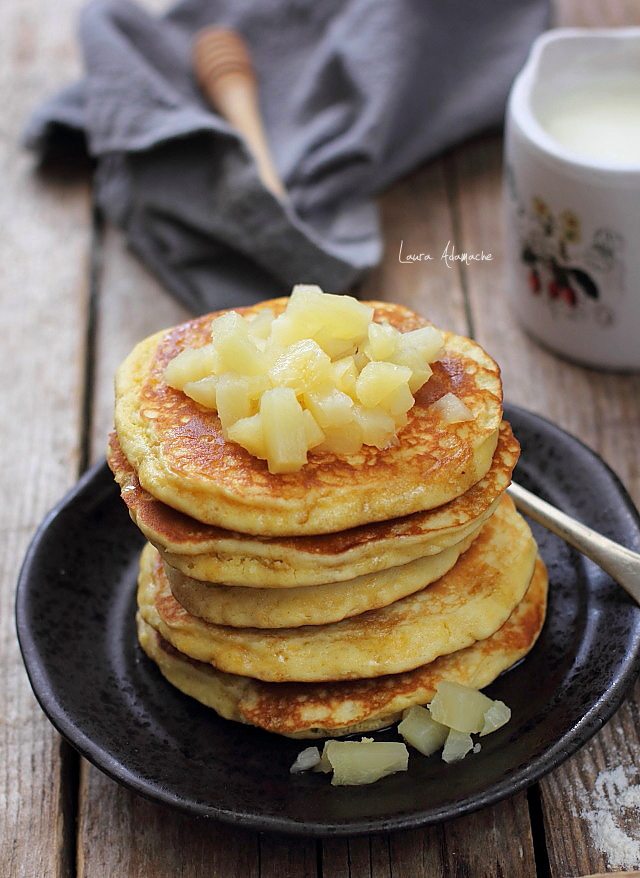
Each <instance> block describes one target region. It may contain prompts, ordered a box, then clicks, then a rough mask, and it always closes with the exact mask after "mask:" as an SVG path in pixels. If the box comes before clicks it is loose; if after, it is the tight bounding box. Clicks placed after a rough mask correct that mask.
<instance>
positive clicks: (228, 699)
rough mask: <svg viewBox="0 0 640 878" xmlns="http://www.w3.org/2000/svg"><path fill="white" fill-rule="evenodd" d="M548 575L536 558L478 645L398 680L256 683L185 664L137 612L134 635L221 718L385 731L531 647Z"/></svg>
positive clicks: (282, 726) (310, 732) (324, 730)
mask: <svg viewBox="0 0 640 878" xmlns="http://www.w3.org/2000/svg"><path fill="white" fill-rule="evenodd" d="M546 601H547V572H546V569H545V566H544V564H543V563H542V561H541V560H540V559H539V558H538V560H537V562H536V565H535V570H534V574H533V577H532V579H531V583H530V585H529V587H528V589H527V592H526V594H525V595H524V597H523V599H522V601H521V602H520V603H519V604H518V605H517V606H516V608H515V609H514V611H513V613H512V614H511V615H510V616H509V618H508V619H507V621H506V622H505V623H504V625H503V626H502V627H501V628H499V629H498V630H497V631H496V632H495V633H494V634H492V635H491V636H490V637H488V638H486V639H485V640H479V641H477V642H476V643H474V644H473V645H472V646H469V647H467V648H466V649H463V650H460V651H459V652H455V653H452V654H450V655H447V656H442V657H441V658H438V659H436V660H435V661H433V662H431V663H430V664H427V665H423V666H422V667H419V668H416V669H415V670H413V671H408V672H406V673H404V674H392V675H390V676H386V677H378V678H376V679H372V680H355V681H347V682H341V683H325V684H319V683H280V684H277V683H262V682H260V681H258V680H252V679H250V678H248V677H239V676H235V675H232V674H225V673H223V672H222V671H218V670H217V669H216V668H214V667H212V666H211V665H209V664H205V663H204V662H197V661H194V660H193V659H189V658H187V657H186V656H185V655H183V654H182V653H180V652H178V651H177V650H176V649H174V648H173V647H172V646H171V645H170V644H169V643H168V642H167V641H166V640H164V639H163V638H162V637H161V636H160V634H158V632H157V631H155V630H154V629H153V628H152V627H151V626H150V625H148V624H147V623H146V622H145V621H144V620H143V619H142V617H141V616H140V614H138V637H139V640H140V644H141V646H142V648H143V649H144V651H145V652H146V654H147V655H148V656H149V658H150V659H152V660H153V661H154V662H156V664H157V665H158V667H159V669H160V671H161V672H162V674H163V675H164V676H165V677H166V679H167V680H168V681H169V682H170V683H172V684H173V685H174V686H176V687H177V688H178V689H180V691H181V692H184V693H185V694H186V695H190V696H191V697H192V698H195V699H197V700H198V701H200V702H201V703H202V704H205V705H206V706H207V707H212V708H213V709H214V710H216V711H217V712H218V713H219V714H220V715H221V716H223V717H225V718H227V719H233V720H236V721H237V722H242V723H248V724H250V725H254V726H259V727H260V728H262V729H266V730H267V731H269V732H275V733H277V734H280V735H287V736H289V737H293V738H320V737H326V736H329V735H347V734H355V733H357V732H367V731H372V730H373V729H379V728H384V727H385V726H387V725H390V724H391V723H394V722H397V720H399V719H400V715H401V713H402V711H403V710H405V709H406V708H407V707H411V706H413V705H414V704H428V703H429V702H430V701H431V699H432V698H433V696H434V695H435V691H436V687H437V685H438V683H440V682H442V681H443V680H450V681H453V682H456V683H461V684H462V685H464V686H472V687H473V688H475V689H482V688H483V687H484V686H488V685H489V683H491V682H492V681H493V680H494V679H495V678H496V677H497V676H498V675H499V674H501V673H502V672H503V671H505V670H507V668H510V667H511V666H512V665H514V664H515V663H516V662H517V661H519V660H520V659H521V658H522V657H523V656H525V655H526V654H527V653H528V652H529V650H530V649H531V648H532V647H533V645H534V643H535V642H536V639H537V637H538V635H539V633H540V630H541V628H542V625H543V622H544V617H545V610H546Z"/></svg>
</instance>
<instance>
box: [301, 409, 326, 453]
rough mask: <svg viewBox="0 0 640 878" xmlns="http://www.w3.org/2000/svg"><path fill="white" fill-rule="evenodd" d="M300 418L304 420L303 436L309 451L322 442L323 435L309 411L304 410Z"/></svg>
mask: <svg viewBox="0 0 640 878" xmlns="http://www.w3.org/2000/svg"><path fill="white" fill-rule="evenodd" d="M302 416H303V418H304V435H305V438H306V440H307V448H308V449H309V450H311V449H312V448H315V447H316V446H317V445H320V444H321V443H322V442H324V433H323V431H322V430H321V429H320V427H319V426H318V422H317V421H316V419H315V418H314V417H313V415H312V414H311V412H310V411H308V410H307V409H305V410H304V411H303V412H302Z"/></svg>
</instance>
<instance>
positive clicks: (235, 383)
mask: <svg viewBox="0 0 640 878" xmlns="http://www.w3.org/2000/svg"><path fill="white" fill-rule="evenodd" d="M250 381H251V379H250V378H249V377H248V376H246V375H236V374H234V373H232V372H227V373H226V374H224V375H221V376H220V377H219V378H218V383H217V386H216V407H217V409H218V417H219V418H220V422H221V424H222V432H223V434H224V435H225V437H226V436H227V431H228V430H229V427H231V425H232V424H235V422H236V421H239V420H240V419H241V418H248V417H249V415H252V414H253V413H254V410H255V404H252V403H253V399H252V394H251V384H250Z"/></svg>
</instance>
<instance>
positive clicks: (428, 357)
mask: <svg viewBox="0 0 640 878" xmlns="http://www.w3.org/2000/svg"><path fill="white" fill-rule="evenodd" d="M399 346H400V348H401V349H402V350H403V351H416V352H417V353H419V354H420V356H421V357H422V359H423V361H424V362H425V363H433V362H434V360H437V359H438V358H439V357H440V356H441V355H442V350H443V347H444V336H443V334H442V333H441V332H440V330H439V329H436V328H435V326H422V327H420V329H412V330H411V331H410V332H403V333H402V335H401V336H400V341H399Z"/></svg>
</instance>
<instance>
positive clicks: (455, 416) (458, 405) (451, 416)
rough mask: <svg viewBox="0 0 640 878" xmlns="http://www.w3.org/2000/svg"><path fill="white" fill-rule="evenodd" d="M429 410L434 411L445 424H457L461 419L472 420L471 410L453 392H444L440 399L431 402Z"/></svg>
mask: <svg viewBox="0 0 640 878" xmlns="http://www.w3.org/2000/svg"><path fill="white" fill-rule="evenodd" d="M431 410H432V411H433V412H436V413H437V414H438V415H439V416H440V418H441V419H442V421H444V423H445V424H458V423H461V422H462V421H472V420H473V412H472V411H471V409H469V408H468V406H466V405H465V404H464V403H463V402H462V400H461V399H459V398H458V397H457V396H456V395H455V394H454V393H445V395H444V396H441V397H440V399H438V400H436V402H434V403H432V404H431Z"/></svg>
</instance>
